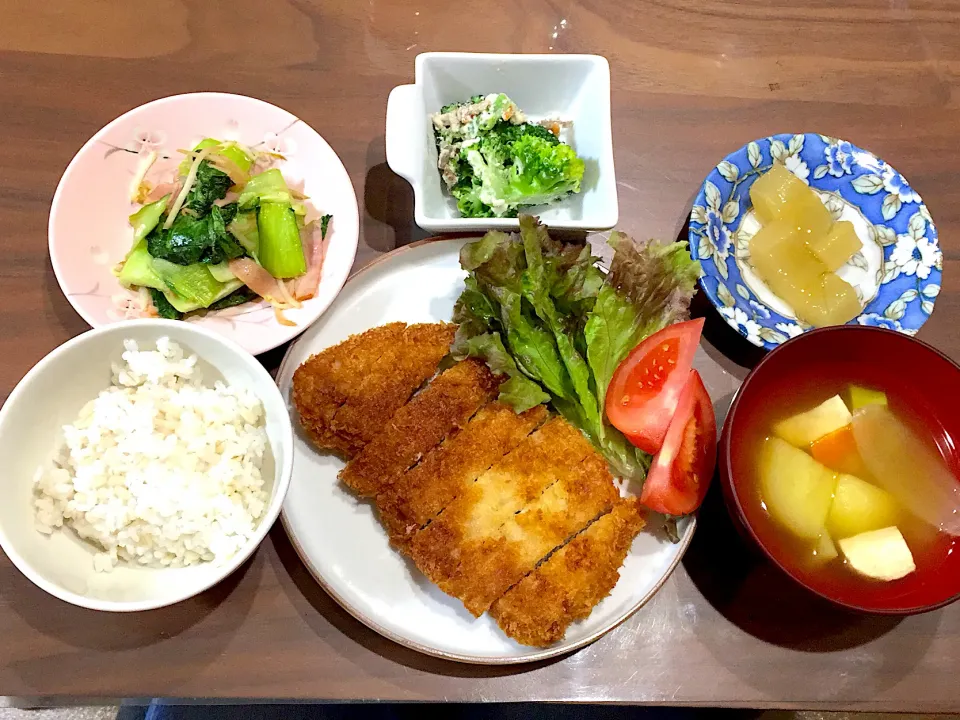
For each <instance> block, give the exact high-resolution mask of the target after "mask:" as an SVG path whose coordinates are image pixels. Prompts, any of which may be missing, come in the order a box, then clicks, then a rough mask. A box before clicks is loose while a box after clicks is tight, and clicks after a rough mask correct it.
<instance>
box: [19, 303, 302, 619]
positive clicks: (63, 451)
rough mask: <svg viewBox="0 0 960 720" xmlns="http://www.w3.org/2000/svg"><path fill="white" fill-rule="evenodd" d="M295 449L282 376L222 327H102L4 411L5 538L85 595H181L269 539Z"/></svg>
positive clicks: (89, 598) (112, 604)
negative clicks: (128, 342)
mask: <svg viewBox="0 0 960 720" xmlns="http://www.w3.org/2000/svg"><path fill="white" fill-rule="evenodd" d="M163 337H168V338H169V340H170V342H169V343H166V342H165V341H164V342H159V341H160V339H161V338H163ZM126 340H132V341H134V342H135V343H136V344H137V348H138V349H137V350H135V351H134V350H132V346H131V349H130V350H127V349H125V348H124V342H125V341H126ZM158 342H159V344H160V349H159V351H158V350H157V347H158ZM175 346H179V347H180V348H181V349H182V353H178V352H177V349H176V347H175ZM125 354H126V355H127V358H126V361H125V359H124V355H125ZM192 355H196V356H197V359H196V360H195V361H194V360H191V359H190V358H191V356H192ZM174 423H176V424H177V426H178V429H177V432H170V425H171V424H174ZM292 446H293V424H292V421H291V417H290V412H289V410H288V409H287V407H286V404H285V402H284V399H283V397H282V395H281V394H280V391H279V390H278V389H277V386H276V384H275V383H274V381H273V379H272V378H271V377H270V375H269V373H267V371H266V370H265V369H264V368H263V366H262V365H261V364H260V363H259V362H258V361H257V360H256V358H254V357H253V356H251V355H250V354H249V353H247V352H245V351H244V350H242V349H241V348H240V347H239V346H238V345H236V344H234V343H232V342H231V341H229V340H227V339H224V338H223V337H222V336H220V335H218V334H215V333H213V332H211V331H209V330H206V329H204V328H202V327H200V326H198V325H196V324H194V323H184V322H178V321H172V320H158V319H149V320H146V319H144V320H132V321H127V322H121V323H117V324H113V325H108V326H105V327H103V328H98V329H96V330H92V331H89V332H86V333H84V334H82V335H80V336H78V337H76V338H74V339H72V340H70V341H69V342H67V343H65V344H64V345H62V346H60V347H58V348H57V349H55V350H54V351H52V352H51V353H50V354H49V355H47V356H46V357H45V358H44V359H43V360H41V361H40V362H39V363H38V364H37V365H36V366H35V367H34V368H33V369H32V370H31V371H30V372H29V373H27V375H26V377H24V379H23V380H21V381H20V383H19V384H18V385H17V387H16V388H15V389H14V390H13V392H12V393H11V394H10V396H9V397H8V398H7V401H6V402H5V403H4V405H3V408H2V409H0V456H2V457H3V458H4V461H5V462H4V468H3V472H2V473H0V493H2V494H3V497H4V502H3V503H0V547H2V549H3V551H4V552H5V553H6V555H7V556H8V557H9V558H10V560H11V561H12V562H13V564H14V565H15V566H16V567H17V568H18V569H19V570H20V571H21V572H22V573H23V574H24V575H25V576H26V577H27V578H28V579H29V580H30V581H32V582H33V583H34V584H36V585H37V586H39V587H40V588H42V589H44V590H46V591H47V592H49V593H51V594H52V595H54V596H56V597H58V598H60V599H62V600H65V601H67V602H70V603H73V604H75V605H80V606H82V607H88V608H93V609H98V610H109V611H134V610H147V609H152V608H157V607H162V606H165V605H170V604H172V603H175V602H179V601H181V600H184V599H186V598H189V597H191V596H193V595H196V594H197V593H200V592H202V591H204V590H206V589H207V588H209V587H211V586H212V585H214V584H216V583H217V582H219V581H220V580H222V579H223V578H225V577H226V576H227V575H229V574H230V573H232V572H233V571H234V570H236V569H237V568H238V567H239V566H240V565H241V564H242V563H243V562H244V561H245V560H246V559H247V558H249V557H250V555H251V554H252V553H253V552H254V551H255V550H256V548H257V546H258V545H259V544H260V543H261V542H262V541H263V539H264V537H265V536H266V534H267V533H268V531H269V530H270V528H271V526H272V525H273V523H274V522H275V520H276V518H277V516H278V515H279V513H280V508H281V505H282V503H283V499H284V496H285V495H286V492H287V488H288V486H289V482H290V476H291V473H292V469H293V454H292ZM161 461H162V462H161ZM171 466H172V467H174V468H175V470H173V469H171ZM38 468H40V470H39V472H38Z"/></svg>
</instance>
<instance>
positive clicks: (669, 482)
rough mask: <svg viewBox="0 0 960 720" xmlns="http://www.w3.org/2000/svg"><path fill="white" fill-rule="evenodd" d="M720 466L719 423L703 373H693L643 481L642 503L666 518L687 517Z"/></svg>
mask: <svg viewBox="0 0 960 720" xmlns="http://www.w3.org/2000/svg"><path fill="white" fill-rule="evenodd" d="M716 465H717V420H716V418H715V417H714V414H713V404H712V403H711V402H710V396H709V395H708V394H707V389H706V388H705V387H704V386H703V380H701V378H700V373H698V372H697V371H696V370H691V371H690V372H689V374H688V379H687V382H686V384H685V385H684V387H683V391H682V392H681V393H680V402H679V403H678V405H677V411H676V414H675V415H674V416H673V419H672V420H671V422H670V427H669V429H668V430H667V437H666V438H665V439H664V441H663V446H662V447H661V448H660V452H658V453H657V455H656V457H655V458H654V459H653V465H651V467H650V472H648V473H647V479H646V480H644V482H643V492H642V493H641V494H640V502H641V503H643V504H644V505H646V506H647V507H648V508H650V509H651V510H653V511H655V512H659V513H664V514H665V515H687V514H688V513H692V512H693V511H694V510H696V509H697V508H698V507H700V503H701V502H703V498H704V496H705V495H706V494H707V488H708V487H709V486H710V479H711V478H712V477H713V470H714V468H715V467H716Z"/></svg>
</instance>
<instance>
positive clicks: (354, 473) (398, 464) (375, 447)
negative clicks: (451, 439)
mask: <svg viewBox="0 0 960 720" xmlns="http://www.w3.org/2000/svg"><path fill="white" fill-rule="evenodd" d="M499 385H500V379H499V378H497V377H495V376H494V375H493V373H491V372H490V370H489V369H488V368H487V366H486V365H485V364H484V363H483V362H482V361H480V360H474V359H468V360H464V361H463V362H459V363H457V364H456V365H454V366H453V367H451V368H450V369H448V370H445V371H444V372H443V373H441V374H440V375H439V376H438V377H436V378H435V379H434V380H433V381H432V382H431V383H430V384H429V385H428V386H427V387H426V388H425V389H424V390H423V391H421V392H420V393H418V394H417V395H415V396H414V397H413V398H412V399H411V400H410V402H408V403H407V404H406V405H404V406H403V407H401V408H400V409H399V410H397V412H396V413H395V414H394V415H393V417H392V418H390V419H389V421H388V422H387V423H386V425H385V426H383V427H382V428H381V429H380V430H379V432H378V433H377V435H376V437H374V438H373V439H372V440H371V441H370V442H369V443H368V444H367V445H366V446H365V447H364V448H363V450H361V451H360V452H359V453H358V454H357V456H356V457H354V459H353V460H351V461H350V462H349V463H347V466H346V467H345V468H344V469H343V470H341V471H340V479H341V480H342V481H343V482H344V483H346V484H347V486H349V487H350V488H351V489H352V490H353V491H354V492H355V493H357V494H358V495H360V496H362V497H370V496H375V495H377V494H378V493H381V492H384V491H385V490H386V489H387V488H388V487H389V486H390V485H392V484H393V482H394V480H395V479H396V478H398V477H399V476H400V475H402V474H403V473H404V472H405V471H406V470H407V468H410V467H412V466H413V465H414V464H415V463H416V462H417V461H418V460H419V459H420V458H421V457H422V456H423V455H424V454H426V453H428V452H429V451H430V450H432V449H433V448H434V447H436V446H437V445H438V444H439V443H440V442H441V441H442V440H443V439H444V438H445V437H446V436H447V435H448V434H449V433H451V432H453V431H455V430H457V429H459V428H462V427H463V426H465V425H466V424H467V421H468V420H470V418H471V417H472V416H473V415H474V413H476V412H477V410H478V409H479V408H480V407H481V406H483V405H485V404H486V403H487V402H489V401H490V400H492V399H493V397H494V396H495V395H496V392H497V388H498V387H499Z"/></svg>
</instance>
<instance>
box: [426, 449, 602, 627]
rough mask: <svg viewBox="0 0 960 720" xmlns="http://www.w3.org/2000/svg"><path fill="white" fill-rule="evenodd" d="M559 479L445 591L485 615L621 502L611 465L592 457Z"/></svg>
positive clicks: (511, 520) (487, 541)
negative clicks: (562, 546) (508, 593)
mask: <svg viewBox="0 0 960 720" xmlns="http://www.w3.org/2000/svg"><path fill="white" fill-rule="evenodd" d="M557 475H558V480H557V482H555V483H553V484H552V485H550V486H549V487H548V488H547V489H546V490H544V491H543V494H542V495H541V496H540V497H539V498H537V499H536V500H535V501H534V502H533V503H531V504H530V505H528V506H527V507H525V508H524V509H523V510H521V511H520V512H518V513H516V514H515V515H513V516H512V517H510V518H509V519H507V521H506V522H504V523H503V525H502V526H501V527H500V528H499V529H498V530H497V532H496V533H495V534H494V535H492V536H490V537H488V538H486V539H485V540H484V541H483V548H484V553H483V558H482V560H481V561H480V562H478V563H475V564H473V566H472V567H471V568H470V569H469V572H463V570H464V567H463V566H461V572H460V573H458V574H457V575H456V576H455V577H454V578H451V579H450V581H449V582H448V583H447V587H446V588H444V589H445V590H446V591H447V592H449V593H450V594H451V595H453V596H455V597H457V598H459V599H460V600H461V601H463V604H464V606H465V607H466V608H467V610H469V611H470V612H471V613H473V614H474V615H477V616H479V615H481V614H482V613H484V612H486V611H487V609H489V607H490V606H491V605H492V604H493V603H494V601H495V600H496V599H497V598H499V597H500V596H501V595H503V594H504V593H505V592H506V591H507V590H508V589H509V588H510V587H511V586H512V585H514V584H515V583H517V582H519V581H520V580H521V579H523V577H525V576H526V575H527V574H528V573H530V572H532V571H533V569H534V568H535V567H536V566H537V563H539V562H540V561H541V560H542V559H543V558H544V557H546V556H547V555H549V554H550V553H551V552H553V551H554V550H555V549H556V548H557V547H559V546H561V545H563V544H564V543H565V542H567V540H569V539H570V538H571V537H573V536H574V535H576V534H577V533H578V532H580V530H582V529H583V528H584V527H586V525H588V524H589V523H590V522H592V521H593V520H594V519H595V518H596V517H597V516H599V515H601V514H603V513H606V512H608V511H609V510H610V508H611V507H613V504H614V503H615V502H616V500H617V498H618V497H619V495H618V492H617V488H616V486H615V485H614V484H613V478H612V477H611V476H610V472H609V471H608V470H607V464H606V461H605V460H603V458H601V457H600V456H599V455H597V454H595V453H591V454H590V455H589V456H587V457H586V458H584V460H583V461H581V462H580V463H579V464H577V465H574V466H572V467H566V468H562V469H560V468H558V472H557Z"/></svg>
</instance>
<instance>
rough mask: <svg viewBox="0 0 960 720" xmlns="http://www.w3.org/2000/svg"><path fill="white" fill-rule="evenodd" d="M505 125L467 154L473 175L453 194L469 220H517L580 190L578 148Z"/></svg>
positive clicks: (460, 182) (527, 128)
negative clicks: (520, 213)
mask: <svg viewBox="0 0 960 720" xmlns="http://www.w3.org/2000/svg"><path fill="white" fill-rule="evenodd" d="M501 125H503V127H502V128H500V130H499V131H497V132H491V133H488V134H487V135H484V136H483V137H482V138H481V140H480V142H479V143H475V144H474V145H471V146H469V147H467V148H466V149H465V150H464V151H463V155H464V156H465V157H466V160H467V162H468V163H469V165H470V170H471V171H472V172H471V173H469V174H468V173H463V174H458V182H457V184H456V185H455V186H454V188H453V189H452V190H451V192H452V193H453V194H454V196H455V197H456V198H457V200H458V203H457V206H458V208H459V209H460V212H461V213H462V214H463V215H464V216H465V217H490V216H491V213H492V215H493V216H495V217H514V216H515V215H516V214H517V212H518V210H519V209H520V208H523V207H528V206H534V205H545V204H549V203H552V202H556V201H557V200H560V199H561V198H563V197H565V196H566V195H568V194H570V193H575V192H579V191H580V183H581V181H582V180H583V170H584V164H583V160H581V159H580V158H579V157H577V154H576V153H575V152H574V150H573V148H571V147H570V146H569V145H564V144H563V143H561V142H558V141H557V139H556V138H555V137H554V136H553V134H552V133H551V132H550V131H549V130H546V129H543V128H540V126H538V125H530V124H524V125H516V126H512V127H511V126H509V124H508V123H502V124H501ZM534 128H537V129H534ZM543 133H546V135H548V136H549V138H548V137H545V136H544V134H543ZM464 178H469V183H466V182H464Z"/></svg>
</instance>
